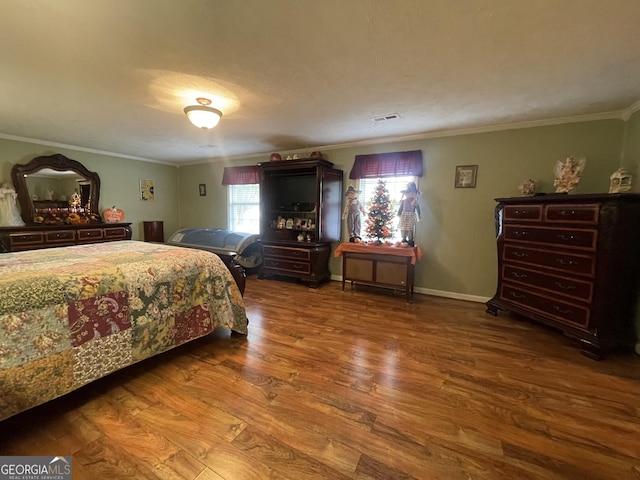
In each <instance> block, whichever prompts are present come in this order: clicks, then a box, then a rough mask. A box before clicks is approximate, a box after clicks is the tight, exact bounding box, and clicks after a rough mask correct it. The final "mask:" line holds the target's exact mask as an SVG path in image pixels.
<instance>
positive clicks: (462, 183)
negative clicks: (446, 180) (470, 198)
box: [454, 165, 478, 188]
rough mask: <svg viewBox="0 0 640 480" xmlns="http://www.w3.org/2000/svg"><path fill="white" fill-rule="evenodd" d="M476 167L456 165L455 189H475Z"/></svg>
mask: <svg viewBox="0 0 640 480" xmlns="http://www.w3.org/2000/svg"><path fill="white" fill-rule="evenodd" d="M477 176H478V165H458V166H457V167H456V177H455V183H454V186H455V188H476V178H477Z"/></svg>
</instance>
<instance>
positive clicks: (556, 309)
mask: <svg viewBox="0 0 640 480" xmlns="http://www.w3.org/2000/svg"><path fill="white" fill-rule="evenodd" d="M553 309H554V310H555V311H556V312H558V313H562V314H563V315H566V314H568V313H573V310H571V309H569V308H562V307H558V306H557V305H554V306H553Z"/></svg>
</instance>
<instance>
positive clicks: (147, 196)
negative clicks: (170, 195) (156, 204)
mask: <svg viewBox="0 0 640 480" xmlns="http://www.w3.org/2000/svg"><path fill="white" fill-rule="evenodd" d="M140 200H144V201H147V202H153V201H154V200H155V191H154V186H153V180H147V179H142V178H141V179H140Z"/></svg>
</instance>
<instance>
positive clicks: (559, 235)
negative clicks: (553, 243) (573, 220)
mask: <svg viewBox="0 0 640 480" xmlns="http://www.w3.org/2000/svg"><path fill="white" fill-rule="evenodd" d="M556 237H557V238H559V239H560V240H577V239H578V237H577V236H576V235H564V234H562V233H560V234H558V235H556Z"/></svg>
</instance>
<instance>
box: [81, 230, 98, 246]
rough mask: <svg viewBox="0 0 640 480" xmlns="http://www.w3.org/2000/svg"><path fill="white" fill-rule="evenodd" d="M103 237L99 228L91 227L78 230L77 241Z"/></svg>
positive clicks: (88, 240)
mask: <svg viewBox="0 0 640 480" xmlns="http://www.w3.org/2000/svg"><path fill="white" fill-rule="evenodd" d="M103 238H104V235H103V232H102V229H101V228H92V229H88V230H78V241H79V242H81V243H82V242H92V241H94V240H102V239H103Z"/></svg>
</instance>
